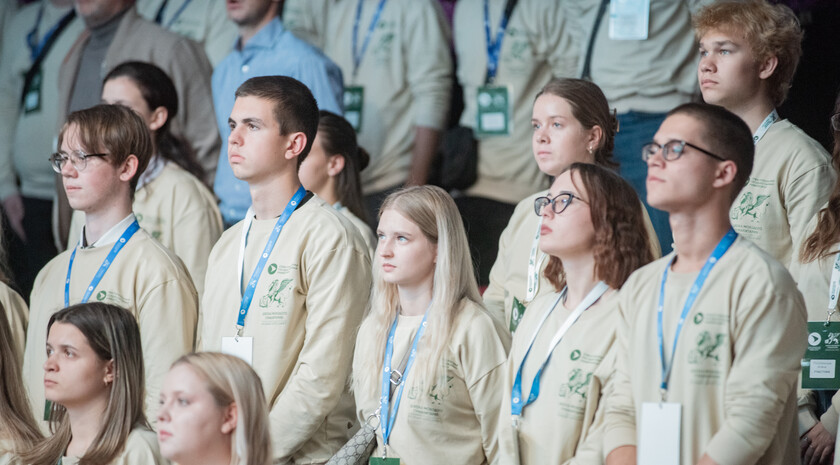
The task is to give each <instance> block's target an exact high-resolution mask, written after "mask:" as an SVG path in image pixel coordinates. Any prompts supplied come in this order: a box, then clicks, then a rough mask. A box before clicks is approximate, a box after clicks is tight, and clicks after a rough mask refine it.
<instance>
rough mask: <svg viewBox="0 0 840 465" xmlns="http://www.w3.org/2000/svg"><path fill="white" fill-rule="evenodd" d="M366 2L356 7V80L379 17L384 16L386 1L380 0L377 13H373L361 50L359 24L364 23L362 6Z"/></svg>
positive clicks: (354, 33)
mask: <svg viewBox="0 0 840 465" xmlns="http://www.w3.org/2000/svg"><path fill="white" fill-rule="evenodd" d="M364 2H365V0H359V5H358V6H357V7H356V21H355V22H354V23H353V79H355V78H356V73H358V72H359V65H360V64H361V63H362V57H364V56H365V51H367V48H368V44H369V43H370V39H371V37H373V31H374V30H376V24H377V23H379V17H380V16H382V10H383V9H384V8H385V0H379V5H377V6H376V12H374V13H373V19H371V20H370V26H368V30H367V33H366V34H365V39H364V40H363V41H362V49H361V50H359V23H360V22H362V4H363V3H364Z"/></svg>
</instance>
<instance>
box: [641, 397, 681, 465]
mask: <svg viewBox="0 0 840 465" xmlns="http://www.w3.org/2000/svg"><path fill="white" fill-rule="evenodd" d="M681 419H682V405H681V404H678V403H675V402H645V403H643V404H642V425H641V431H640V432H639V449H638V451H637V452H636V454H637V455H636V463H639V464H648V463H655V464H657V465H680V426H681Z"/></svg>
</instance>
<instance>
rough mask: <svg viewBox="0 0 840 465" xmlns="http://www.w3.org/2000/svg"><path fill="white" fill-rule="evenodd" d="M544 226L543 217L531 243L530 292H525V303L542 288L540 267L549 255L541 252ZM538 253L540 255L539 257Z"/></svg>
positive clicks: (529, 259)
mask: <svg viewBox="0 0 840 465" xmlns="http://www.w3.org/2000/svg"><path fill="white" fill-rule="evenodd" d="M541 228H542V217H540V222H539V223H537V232H536V233H535V234H534V242H533V243H532V244H531V254H530V255H529V256H528V292H527V293H526V294H525V303H526V304H528V303H530V302H531V301H532V300H534V297H536V296H537V291H539V290H540V269H542V264H543V262H544V261H545V257H547V256H548V255H547V254H545V253H543V254H540V229H541ZM537 255H540V257H539V258H537Z"/></svg>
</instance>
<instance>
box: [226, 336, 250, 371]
mask: <svg viewBox="0 0 840 465" xmlns="http://www.w3.org/2000/svg"><path fill="white" fill-rule="evenodd" d="M222 353H223V354H228V355H233V356H235V357H239V358H241V359H242V360H245V361H246V362H248V365H253V364H254V338H253V337H250V336H248V337H245V336H240V337H223V338H222Z"/></svg>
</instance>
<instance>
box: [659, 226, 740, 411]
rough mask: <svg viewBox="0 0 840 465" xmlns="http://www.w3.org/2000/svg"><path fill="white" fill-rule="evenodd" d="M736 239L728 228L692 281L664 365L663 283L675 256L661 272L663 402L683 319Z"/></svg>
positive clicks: (660, 350)
mask: <svg viewBox="0 0 840 465" xmlns="http://www.w3.org/2000/svg"><path fill="white" fill-rule="evenodd" d="M737 237H738V233H736V232H735V230H734V229H733V228H731V227H730V228H729V231H728V232H727V233H726V235H725V236H723V239H721V240H720V242H718V245H717V246H716V247H715V250H714V251H712V254H711V255H710V256H709V258H708V259H707V260H706V263H705V264H704V265H703V268H702V269H701V270H700V274H698V275H697V279H695V280H694V284H693V285H692V286H691V290H690V291H689V293H688V297H686V299H685V305H683V309H682V314H680V320H679V322H678V323H677V331H676V333H674V346H673V348H672V349H671V363H669V364H666V363H665V342H664V338H663V336H662V314H663V312H664V310H665V282H666V281H667V280H668V269H669V268H671V264H672V263H674V259H675V258H676V257H677V256H676V255H674V258H672V259H671V260H670V261H669V262H668V266H666V267H665V271H663V272H662V285H661V286H660V288H659V305H658V306H657V308H656V335H657V337H658V339H659V360H660V362H661V364H662V384H660V386H659V387H660V389H661V390H662V398H663V400H664V398H665V395H666V394H667V392H668V378H670V376H671V368H673V366H674V357H676V355H677V341H678V340H679V339H680V332H681V331H682V327H683V323H685V318H686V317H687V316H688V313H689V312H690V311H691V307H692V306H693V305H694V301H695V300H697V295H698V294H700V289H702V288H703V284H704V283H705V282H706V278H708V277H709V273H711V272H712V268H713V267H714V266H715V264H716V263H717V262H718V261H719V260H720V258H721V257H723V254H725V253H726V251H727V250H729V247H730V246H731V245H732V243H733V242H735V239H736V238H737Z"/></svg>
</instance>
